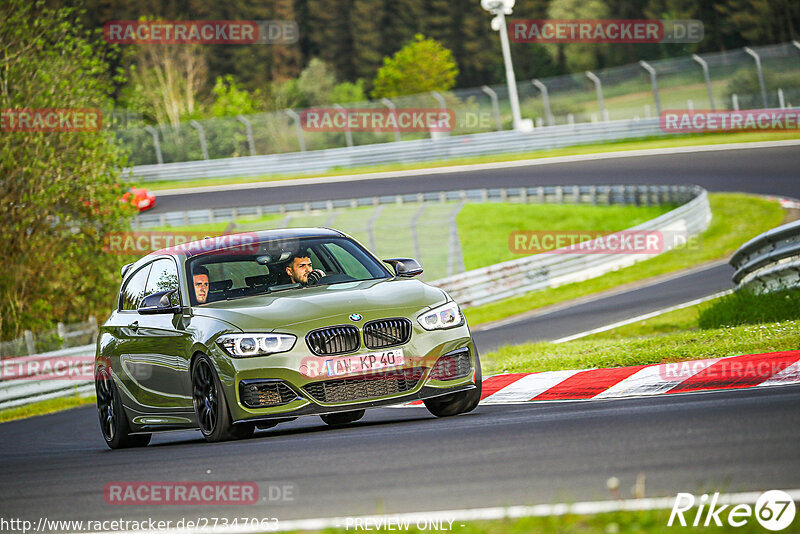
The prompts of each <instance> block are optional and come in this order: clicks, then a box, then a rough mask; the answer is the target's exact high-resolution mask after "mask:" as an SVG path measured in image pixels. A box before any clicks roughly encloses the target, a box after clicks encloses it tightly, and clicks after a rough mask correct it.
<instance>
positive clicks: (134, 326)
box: [128, 321, 139, 332]
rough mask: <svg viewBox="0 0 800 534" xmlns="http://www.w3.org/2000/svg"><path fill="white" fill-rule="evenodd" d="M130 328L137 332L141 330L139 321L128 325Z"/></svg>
mask: <svg viewBox="0 0 800 534" xmlns="http://www.w3.org/2000/svg"><path fill="white" fill-rule="evenodd" d="M128 328H130V329H131V330H133V331H134V332H136V331H137V330H139V321H134V322H132V323H131V324H129V325H128Z"/></svg>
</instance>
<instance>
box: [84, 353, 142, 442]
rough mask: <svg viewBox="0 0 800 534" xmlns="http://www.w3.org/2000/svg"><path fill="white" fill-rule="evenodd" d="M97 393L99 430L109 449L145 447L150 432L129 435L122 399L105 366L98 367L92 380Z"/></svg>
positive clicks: (129, 429)
mask: <svg viewBox="0 0 800 534" xmlns="http://www.w3.org/2000/svg"><path fill="white" fill-rule="evenodd" d="M94 387H95V392H96V393H97V415H98V418H99V420H100V432H101V433H102V434H103V439H105V441H106V445H108V446H109V448H111V449H124V448H127V447H145V446H146V445H147V444H148V443H150V439H151V438H152V437H153V435H152V434H135V435H131V427H130V423H129V422H128V416H127V415H126V414H125V408H123V406H122V399H121V397H120V395H119V390H118V389H117V384H116V383H115V382H114V379H113V378H112V376H111V371H109V370H108V369H106V368H105V367H98V369H97V378H96V379H95V382H94Z"/></svg>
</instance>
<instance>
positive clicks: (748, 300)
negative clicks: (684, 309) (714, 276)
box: [698, 288, 800, 328]
mask: <svg viewBox="0 0 800 534" xmlns="http://www.w3.org/2000/svg"><path fill="white" fill-rule="evenodd" d="M798 303H800V289H798V288H794V289H787V290H784V291H776V292H773V293H763V294H757V293H753V292H752V291H748V290H741V291H736V292H734V293H732V294H730V295H728V296H726V297H723V298H721V299H719V300H717V301H716V302H714V304H713V305H711V306H706V307H704V308H703V309H702V310H701V311H700V314H699V317H698V324H699V326H700V328H718V327H721V326H735V325H742V324H758V323H771V322H775V321H786V320H795V319H800V306H798Z"/></svg>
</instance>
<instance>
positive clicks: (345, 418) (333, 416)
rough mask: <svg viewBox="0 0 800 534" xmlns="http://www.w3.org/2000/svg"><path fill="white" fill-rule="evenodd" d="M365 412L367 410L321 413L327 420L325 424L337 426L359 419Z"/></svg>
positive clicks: (321, 416)
mask: <svg viewBox="0 0 800 534" xmlns="http://www.w3.org/2000/svg"><path fill="white" fill-rule="evenodd" d="M365 413H366V410H353V411H352V412H339V413H329V414H325V415H320V418H321V419H322V420H323V421H325V424H327V425H330V426H337V425H346V424H348V423H353V422H355V421H358V420H359V419H361V418H362V417H364V414H365Z"/></svg>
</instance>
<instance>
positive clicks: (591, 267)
mask: <svg viewBox="0 0 800 534" xmlns="http://www.w3.org/2000/svg"><path fill="white" fill-rule="evenodd" d="M676 192H677V194H678V195H679V197H680V199H679V202H680V203H682V204H683V205H681V206H680V207H678V208H676V209H674V210H672V211H670V212H669V213H665V214H664V215H661V216H660V217H656V218H655V219H652V220H650V221H647V222H645V223H642V224H640V225H638V226H634V227H633V228H630V229H629V230H653V231H661V232H677V233H679V234H682V235H684V236H686V237H687V238H688V237H691V236H695V235H697V234H699V233H701V232H702V231H703V230H705V229H706V228H707V227H708V224H709V223H710V222H711V209H710V207H709V204H708V193H707V191H706V190H705V189H703V188H702V187H699V186H680V187H677V188H676ZM674 246H676V243H675V242H674V241H673V242H671V243H670V242H667V241H665V242H664V248H663V250H662V252H665V251H667V250H669V249H671V248H673V247H674ZM652 256H653V254H591V253H590V254H536V255H533V256H528V257H524V258H521V259H518V260H511V261H507V262H503V263H499V264H496V265H491V266H489V267H484V268H482V269H475V270H473V271H467V272H465V273H461V274H459V275H457V276H452V277H448V278H445V279H442V280H438V281H436V282H433V284H434V285H436V286H438V287H441V288H442V289H444V290H445V291H447V292H448V293H449V294H450V296H451V297H453V299H454V300H455V301H456V302H458V303H459V304H460V305H461V306H463V307H469V306H477V305H480V304H486V303H489V302H495V301H498V300H502V299H504V298H508V297H512V296H516V295H520V294H523V293H526V292H528V291H534V290H537V289H544V288H546V287H556V286H559V285H563V284H567V283H570V282H579V281H582V280H587V279H589V278H594V277H596V276H600V275H602V274H604V273H607V272H610V271H614V270H617V269H621V268H622V267H627V266H629V265H633V264H634V263H636V262H638V261H641V260H645V259H648V258H650V257H652Z"/></svg>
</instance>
